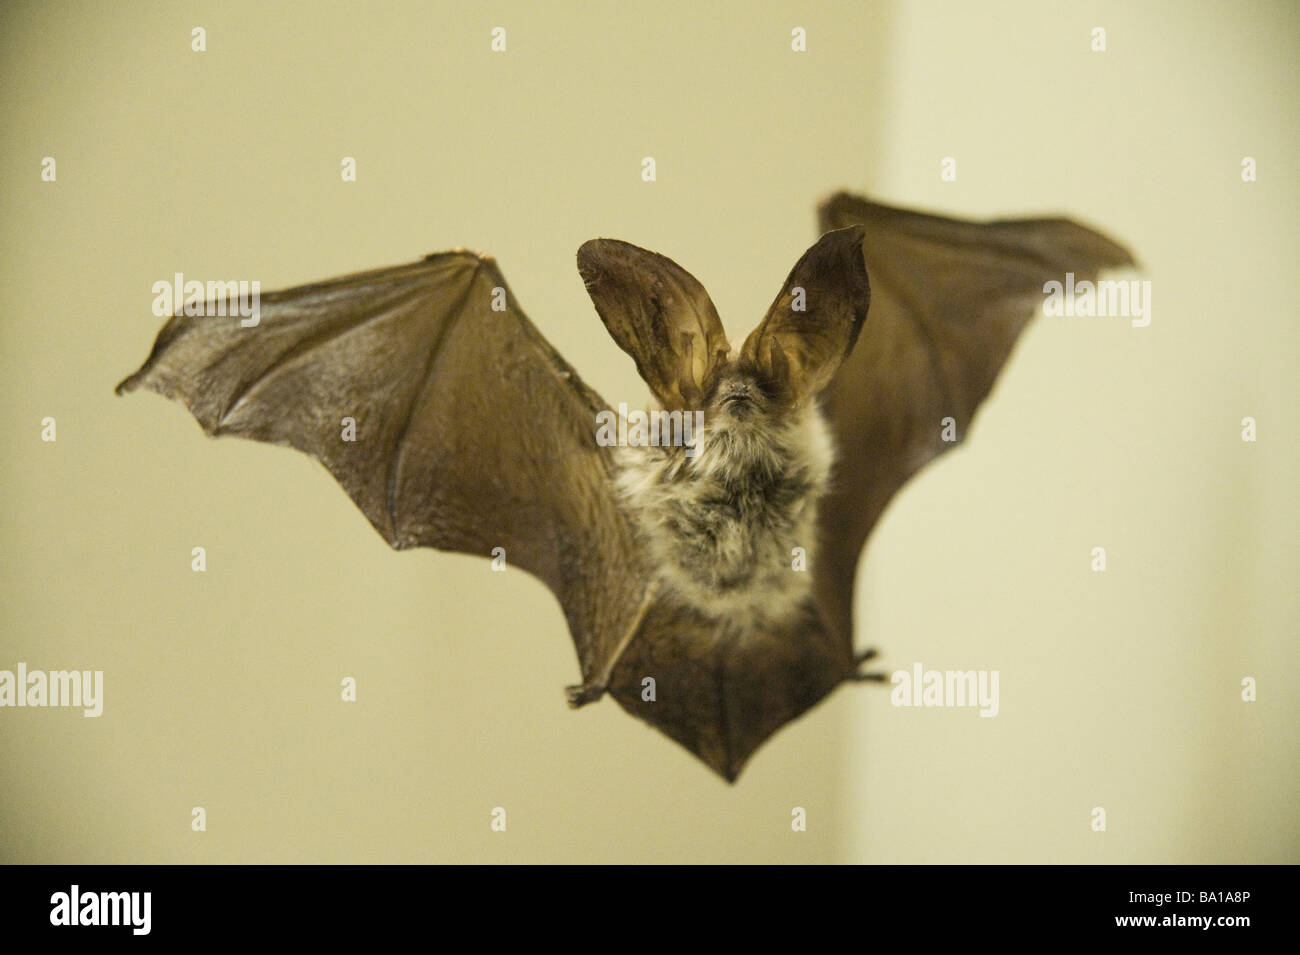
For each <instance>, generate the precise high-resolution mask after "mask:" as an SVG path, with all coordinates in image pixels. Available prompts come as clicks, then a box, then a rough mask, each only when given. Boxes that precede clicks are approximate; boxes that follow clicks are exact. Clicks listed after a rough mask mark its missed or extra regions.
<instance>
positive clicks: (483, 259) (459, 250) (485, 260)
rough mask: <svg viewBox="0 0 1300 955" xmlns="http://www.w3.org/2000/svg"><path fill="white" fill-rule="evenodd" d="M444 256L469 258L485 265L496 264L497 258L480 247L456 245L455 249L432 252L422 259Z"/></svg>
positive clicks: (429, 260) (428, 259)
mask: <svg viewBox="0 0 1300 955" xmlns="http://www.w3.org/2000/svg"><path fill="white" fill-rule="evenodd" d="M443 258H449V259H450V258H456V259H469V260H470V261H472V262H474V263H477V264H483V265H496V262H497V260H496V259H495V258H493V257H492V256H490V255H488V254H487V253H486V252H483V251H481V250H479V249H467V248H465V247H463V246H456V248H454V249H445V250H443V251H442V252H430V253H429V254H428V255H426V256H425V257H424V258H423V259H422V260H421V261H424V262H433V261H436V260H438V259H443Z"/></svg>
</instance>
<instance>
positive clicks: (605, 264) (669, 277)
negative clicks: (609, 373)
mask: <svg viewBox="0 0 1300 955" xmlns="http://www.w3.org/2000/svg"><path fill="white" fill-rule="evenodd" d="M578 271H579V272H580V273H582V280H583V281H584V282H585V283H586V284H587V294H589V295H590V296H591V300H592V302H594V303H595V305H596V311H597V312H598V313H599V314H600V320H601V321H602V322H604V323H605V327H606V328H608V329H609V333H610V334H611V335H613V336H614V341H616V342H618V344H619V347H620V348H622V349H623V350H624V351H625V352H627V353H628V354H629V355H631V356H632V358H633V359H634V360H635V361H636V370H637V371H638V372H639V373H640V375H641V377H642V378H643V379H644V380H645V383H646V384H647V385H649V386H650V390H651V391H653V392H654V393H655V397H656V398H658V399H659V402H660V403H661V404H662V405H663V406H664V408H665V409H666V410H668V411H676V410H686V409H696V408H699V407H701V404H702V401H703V395H704V393H705V392H707V391H708V389H709V386H710V385H711V384H712V381H713V375H714V373H715V372H716V371H717V369H718V366H719V365H721V364H722V363H723V362H724V361H726V357H727V350H728V345H727V336H726V333H725V332H723V330H722V321H721V320H720V319H719V318H718V312H717V309H715V308H714V307H713V301H712V299H710V298H709V293H708V292H706V291H704V286H703V285H701V284H700V283H699V281H698V280H697V279H696V278H695V276H693V275H691V273H690V272H687V271H686V270H685V269H684V268H682V267H681V266H680V265H678V264H677V263H676V262H674V261H673V260H672V259H670V258H668V257H666V256H663V255H660V254H659V253H657V252H650V251H648V250H646V249H641V248H638V247H637V246H635V245H630V244H629V243H627V242H620V241H618V240H617V239H592V240H591V241H590V242H584V243H583V245H582V248H580V249H578Z"/></svg>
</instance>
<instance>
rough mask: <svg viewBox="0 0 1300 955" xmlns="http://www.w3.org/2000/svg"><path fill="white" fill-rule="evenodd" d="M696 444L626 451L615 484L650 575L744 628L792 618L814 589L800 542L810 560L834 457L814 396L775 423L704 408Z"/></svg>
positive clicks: (690, 602)
mask: <svg viewBox="0 0 1300 955" xmlns="http://www.w3.org/2000/svg"><path fill="white" fill-rule="evenodd" d="M697 448H698V451H697V453H696V455H695V456H694V457H689V456H688V455H687V454H686V453H685V450H684V449H683V448H680V447H641V448H626V449H623V452H622V454H621V456H620V465H621V471H620V475H619V479H618V486H619V491H620V493H621V494H622V496H623V499H624V501H625V502H626V504H627V506H628V508H629V510H630V512H631V513H632V514H633V516H634V520H635V523H636V525H637V529H638V532H639V533H640V534H641V536H642V538H643V540H644V542H645V545H646V548H647V552H648V553H649V555H650V560H651V566H652V568H653V572H654V573H655V575H656V577H657V579H658V580H659V582H660V584H661V586H663V587H664V588H665V589H666V591H667V592H668V593H669V594H672V595H674V596H675V597H676V599H678V600H679V601H680V602H681V603H683V604H686V605H688V606H690V607H693V608H695V609H696V610H698V611H700V612H702V613H704V614H706V615H708V616H711V617H715V618H719V619H722V618H726V619H729V620H731V621H733V622H734V623H737V624H739V625H740V626H742V627H743V628H746V629H748V628H753V627H757V626H761V625H762V624H763V623H765V622H774V621H779V620H781V619H783V618H785V617H787V616H790V615H791V614H793V613H794V611H795V610H796V609H797V608H798V607H799V605H800V604H801V603H802V602H803V600H804V598H806V597H807V596H808V595H809V593H810V591H811V586H812V585H811V578H810V576H809V574H807V573H804V572H802V568H801V569H800V570H795V569H794V562H795V548H802V549H803V551H804V552H805V554H806V560H807V561H811V560H812V559H813V557H814V555H813V550H814V547H815V541H816V522H817V502H818V501H819V500H820V498H821V497H822V496H823V495H824V494H825V492H826V487H827V482H828V480H829V477H830V469H831V465H832V462H833V460H834V450H833V447H832V444H831V439H830V434H829V431H828V429H827V426H826V422H825V419H824V418H823V416H822V413H821V411H820V410H818V408H817V406H816V404H815V403H814V402H811V401H810V402H808V403H807V405H806V406H805V407H804V408H803V409H801V410H800V411H799V412H798V413H796V414H794V415H791V416H788V417H786V418H784V419H778V420H775V421H753V420H736V419H733V418H731V417H730V416H729V415H728V414H727V413H726V412H718V413H714V414H712V415H706V417H705V427H704V432H703V434H702V435H701V436H700V438H699V440H698V445H697ZM804 567H806V563H805V564H804Z"/></svg>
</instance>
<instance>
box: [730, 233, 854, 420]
mask: <svg viewBox="0 0 1300 955" xmlns="http://www.w3.org/2000/svg"><path fill="white" fill-rule="evenodd" d="M863 235H864V229H863V227H862V226H860V225H854V226H850V227H849V228H847V229H837V230H835V231H834V232H827V233H826V234H825V235H824V236H822V237H821V238H820V239H818V240H817V243H816V244H815V245H814V246H813V247H812V248H811V249H809V250H808V251H807V252H805V253H804V254H803V257H802V258H801V259H799V261H798V262H797V263H796V264H795V267H794V269H793V270H792V271H791V272H790V277H789V278H787V279H786V280H785V285H784V286H783V287H782V289H781V292H780V294H778V295H777V297H776V301H774V302H773V303H772V307H771V308H769V309H768V310H767V315H766V317H764V319H763V321H762V322H760V323H759V326H758V327H757V328H756V329H754V330H753V331H752V332H751V333H750V335H749V337H748V338H746V339H745V344H744V347H743V348H741V350H740V365H741V367H742V368H743V369H746V370H748V371H750V372H751V373H752V374H754V375H756V376H758V378H759V379H760V380H762V381H763V382H764V383H765V384H767V385H768V387H770V388H772V390H773V391H774V392H775V393H776V394H778V395H780V396H781V397H783V398H785V399H786V400H787V401H790V402H791V403H794V404H799V403H802V402H803V401H804V400H805V399H807V398H810V397H812V396H813V395H816V394H817V393H818V392H820V391H821V390H822V389H823V388H825V387H826V386H827V385H828V384H830V381H831V378H832V377H834V375H835V372H836V370H837V369H838V368H839V367H840V363H841V362H843V361H844V359H845V358H847V357H848V355H849V352H851V351H852V350H853V343H854V342H856V341H857V340H858V332H860V331H861V330H862V323H863V321H864V320H865V319H866V317H867V306H868V305H869V304H870V303H871V286H870V285H869V284H868V282H867V267H866V263H865V261H864V260H863V258H862V237H863Z"/></svg>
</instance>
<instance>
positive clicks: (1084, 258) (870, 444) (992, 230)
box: [815, 193, 1133, 643]
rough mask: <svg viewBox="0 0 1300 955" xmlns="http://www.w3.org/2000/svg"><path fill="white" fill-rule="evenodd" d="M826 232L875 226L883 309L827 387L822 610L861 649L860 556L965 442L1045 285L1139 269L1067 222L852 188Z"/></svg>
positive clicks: (831, 212)
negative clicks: (878, 529)
mask: <svg viewBox="0 0 1300 955" xmlns="http://www.w3.org/2000/svg"><path fill="white" fill-rule="evenodd" d="M819 213H820V224H821V229H822V231H823V232H826V231H829V230H831V229H842V228H845V227H847V226H852V225H861V226H863V227H864V229H865V232H864V237H863V240H862V252H863V257H864V259H865V261H866V266H867V274H868V275H869V276H870V280H871V308H870V311H869V312H868V314H867V319H866V323H865V324H864V326H863V328H862V332H861V334H860V335H859V337H858V340H857V343H856V345H855V346H854V348H853V351H852V353H851V354H850V355H849V357H848V359H847V360H846V361H845V362H844V364H843V365H841V366H840V368H839V371H838V372H837V373H836V375H835V377H834V379H832V381H831V384H830V386H829V387H828V388H827V389H826V391H825V392H823V397H822V406H823V408H824V409H825V411H826V414H827V416H828V418H829V419H830V422H831V426H832V429H833V433H834V437H835V440H836V445H837V448H838V461H837V464H836V469H835V475H834V483H833V488H832V491H831V493H830V495H829V496H828V497H827V498H826V499H825V500H824V501H823V502H822V505H821V512H820V520H821V527H822V530H821V543H820V557H819V559H818V560H817V566H816V568H815V573H816V595H817V602H818V605H819V607H820V608H821V612H822V615H823V617H824V619H825V621H826V623H827V625H828V626H830V627H831V628H832V629H833V630H834V631H836V632H837V633H838V635H839V638H840V639H841V640H843V641H848V642H850V643H851V641H852V639H853V637H852V633H853V628H852V601H853V585H854V577H855V572H856V569H857V563H858V556H859V555H860V554H861V552H862V547H863V545H864V544H865V543H866V540H867V535H868V534H870V532H871V529H872V527H873V526H875V523H876V520H877V519H878V518H879V517H880V515H881V513H882V512H883V511H884V509H885V506H886V505H887V504H888V503H889V500H890V499H891V498H892V497H893V496H894V494H895V492H896V491H898V489H899V488H900V487H902V486H903V484H904V483H906V481H907V480H908V478H910V477H911V476H912V475H913V474H915V473H916V472H917V471H918V470H920V469H921V468H922V467H923V466H924V465H925V464H927V463H928V462H929V461H930V460H931V459H933V458H934V457H936V456H937V455H939V454H941V453H942V452H944V451H946V450H948V449H949V448H951V447H953V445H954V443H955V442H952V441H945V440H944V435H943V431H944V424H943V419H945V418H949V417H950V418H952V419H953V422H954V425H955V429H956V433H955V437H956V440H957V441H958V442H959V441H961V440H962V439H964V438H965V436H966V431H967V429H968V428H969V427H970V422H971V418H972V416H973V415H974V414H975V411H976V410H977V409H978V408H979V405H980V402H982V401H983V400H984V398H985V397H986V396H987V395H988V393H989V390H990V389H991V388H992V386H993V382H994V380H995V379H996V378H997V375H998V372H999V371H1001V369H1002V366H1003V364H1004V363H1005V362H1006V360H1007V357H1008V356H1009V355H1010V354H1011V349H1012V347H1013V346H1014V345H1015V343H1016V339H1017V337H1018V336H1019V335H1020V332H1021V330H1022V329H1023V328H1024V327H1025V325H1026V324H1027V323H1028V322H1029V320H1030V319H1031V318H1032V317H1033V316H1034V314H1035V312H1036V311H1037V310H1038V308H1039V306H1041V305H1042V303H1043V301H1044V297H1045V296H1044V293H1043V285H1044V283H1046V282H1048V281H1051V280H1057V281H1064V279H1065V273H1067V272H1073V273H1074V275H1075V278H1076V279H1077V280H1082V279H1085V278H1086V279H1092V278H1095V276H1096V274H1097V273H1098V272H1099V271H1100V270H1101V269H1105V268H1115V267H1120V266H1125V265H1132V264H1133V259H1132V257H1131V256H1130V255H1129V253H1128V252H1127V251H1126V250H1125V249H1124V248H1122V247H1121V246H1119V245H1117V244H1116V243H1114V242H1112V241H1111V240H1109V239H1107V238H1106V237H1105V236H1103V235H1101V234H1099V233H1097V232H1094V231H1093V230H1091V229H1088V228H1085V227H1084V226H1081V225H1079V224H1077V223H1075V222H1071V221H1070V220H1068V219H1008V220H1000V221H995V222H984V223H981V222H967V221H961V220H957V219H946V218H941V217H939V216H932V215H924V214H922V213H918V212H909V211H907V210H904V209H895V208H891V207H890V206H885V205H880V204H879V203H875V202H871V201H869V200H867V199H862V198H858V197H855V196H851V195H848V194H845V193H840V194H838V195H835V196H832V197H831V198H830V199H828V200H827V201H826V202H824V203H822V205H821V207H820V209H819Z"/></svg>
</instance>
